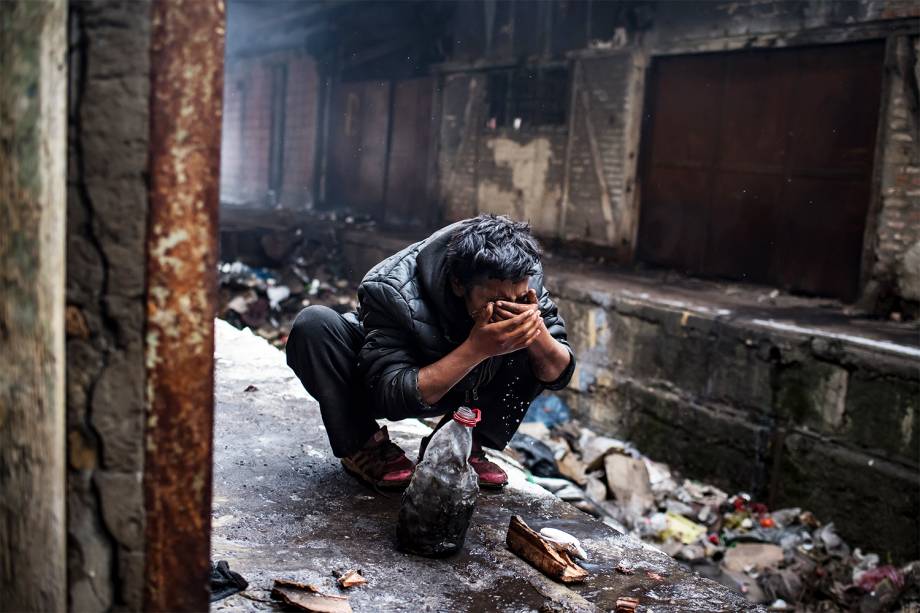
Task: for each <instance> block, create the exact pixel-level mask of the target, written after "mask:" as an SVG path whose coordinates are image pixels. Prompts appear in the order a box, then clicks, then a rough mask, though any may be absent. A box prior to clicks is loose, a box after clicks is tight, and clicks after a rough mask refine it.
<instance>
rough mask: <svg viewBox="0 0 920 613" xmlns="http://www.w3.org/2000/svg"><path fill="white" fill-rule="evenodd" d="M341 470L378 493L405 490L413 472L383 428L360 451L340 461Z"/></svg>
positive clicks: (403, 455) (409, 462)
mask: <svg viewBox="0 0 920 613" xmlns="http://www.w3.org/2000/svg"><path fill="white" fill-rule="evenodd" d="M342 466H344V467H345V470H346V472H348V474H350V475H352V476H353V477H355V478H357V479H359V480H361V481H363V482H365V483H367V484H368V485H370V486H372V487H378V488H381V489H405V488H406V487H407V486H408V485H409V481H410V480H411V479H412V470H413V468H414V466H413V464H412V460H410V459H409V458H407V457H406V454H405V453H404V452H403V450H402V449H400V447H399V445H397V444H396V443H394V442H393V441H391V440H390V435H389V433H388V432H387V428H386V426H384V427H382V428H380V429H379V430H377V432H375V433H374V436H372V437H371V439H370V440H369V441H368V442H367V444H366V445H365V446H364V448H363V449H361V450H360V451H357V452H355V453H353V454H351V455H350V456H347V457H344V458H342Z"/></svg>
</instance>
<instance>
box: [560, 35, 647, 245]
mask: <svg viewBox="0 0 920 613" xmlns="http://www.w3.org/2000/svg"><path fill="white" fill-rule="evenodd" d="M644 69H645V61H644V56H643V54H642V53H641V52H635V51H624V52H622V53H616V54H613V55H610V56H607V57H599V58H586V59H582V60H576V61H575V62H574V64H573V76H572V87H573V88H574V92H573V95H572V110H571V119H570V122H569V126H570V127H569V129H570V131H571V135H570V137H569V138H570V148H569V156H568V159H567V164H568V175H567V176H568V181H567V182H566V184H565V185H564V186H563V189H565V190H566V194H567V198H566V199H565V201H564V203H563V205H562V206H563V213H562V215H561V219H560V225H559V228H558V234H559V236H560V238H563V239H565V240H568V241H574V242H582V243H591V244H600V245H605V246H608V247H611V248H612V249H613V250H614V251H615V253H617V254H618V256H619V257H620V259H621V260H622V261H629V259H630V254H631V251H632V246H633V243H634V241H635V234H636V229H637V228H638V222H639V215H638V202H637V200H636V193H635V170H636V162H637V159H638V149H639V126H640V123H641V112H642V110H641V109H642V87H643V84H644V79H645V76H644Z"/></svg>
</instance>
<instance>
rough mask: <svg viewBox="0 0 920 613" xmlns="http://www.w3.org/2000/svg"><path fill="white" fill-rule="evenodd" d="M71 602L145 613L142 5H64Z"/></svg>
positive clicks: (146, 79)
mask: <svg viewBox="0 0 920 613" xmlns="http://www.w3.org/2000/svg"><path fill="white" fill-rule="evenodd" d="M70 11H71V15H70V48H71V54H70V66H69V69H70V79H71V87H70V100H69V111H70V123H69V164H70V169H69V172H68V196H67V226H68V227H67V229H68V232H67V234H68V244H67V456H68V484H67V487H68V543H69V547H68V574H69V604H70V608H71V609H72V610H76V611H107V610H113V609H114V610H139V609H140V608H141V606H142V596H143V585H144V578H143V575H144V496H143V488H142V482H141V478H142V474H143V462H144V446H143V444H144V385H145V374H144V325H145V324H144V322H145V317H146V315H145V301H146V282H145V279H146V273H145V266H146V256H145V237H146V231H147V211H148V207H147V201H148V197H147V180H146V175H147V169H148V146H149V132H150V123H149V112H148V108H149V103H150V98H149V94H150V89H149V88H150V65H149V64H150V6H149V4H148V3H146V2H143V3H139V2H136V1H130V2H129V1H125V2H117V1H93V2H79V3H73V4H71V7H70Z"/></svg>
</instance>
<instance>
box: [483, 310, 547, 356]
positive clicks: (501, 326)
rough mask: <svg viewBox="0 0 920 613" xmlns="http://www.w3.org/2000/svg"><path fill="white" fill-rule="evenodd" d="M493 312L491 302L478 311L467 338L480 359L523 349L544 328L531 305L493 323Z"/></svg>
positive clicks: (537, 311) (538, 312) (494, 313)
mask: <svg viewBox="0 0 920 613" xmlns="http://www.w3.org/2000/svg"><path fill="white" fill-rule="evenodd" d="M519 306H528V305H519ZM506 312H507V311H506ZM496 314H497V311H496V307H495V304H494V303H491V302H490V303H489V304H487V305H486V306H485V307H484V308H483V309H482V310H480V311H479V313H478V314H477V317H476V323H475V324H474V325H473V329H472V330H471V331H470V336H469V339H468V340H469V342H470V344H471V345H472V347H473V349H474V350H475V351H476V353H477V354H479V355H480V356H482V359H485V358H491V357H493V356H497V355H504V354H506V353H512V352H514V351H518V350H519V349H526V348H527V347H530V345H531V344H532V343H533V342H534V341H535V340H536V339H537V337H538V336H540V333H542V332H543V330H544V329H545V328H544V326H543V319H542V318H541V317H540V311H539V310H538V309H535V308H525V309H523V310H522V311H521V312H520V313H516V314H513V315H511V316H510V317H508V318H503V319H502V321H497V322H493V321H492V319H493V315H496ZM499 316H500V317H502V316H501V315H499Z"/></svg>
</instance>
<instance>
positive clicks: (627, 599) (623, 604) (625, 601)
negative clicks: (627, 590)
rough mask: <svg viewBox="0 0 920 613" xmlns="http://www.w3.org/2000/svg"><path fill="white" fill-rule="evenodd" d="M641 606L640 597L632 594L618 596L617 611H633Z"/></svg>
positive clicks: (624, 612)
mask: <svg viewBox="0 0 920 613" xmlns="http://www.w3.org/2000/svg"><path fill="white" fill-rule="evenodd" d="M638 606H639V599H638V598H633V597H632V596H620V597H619V598H617V604H616V613H633V611H635V610H636V608H637V607H638Z"/></svg>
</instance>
